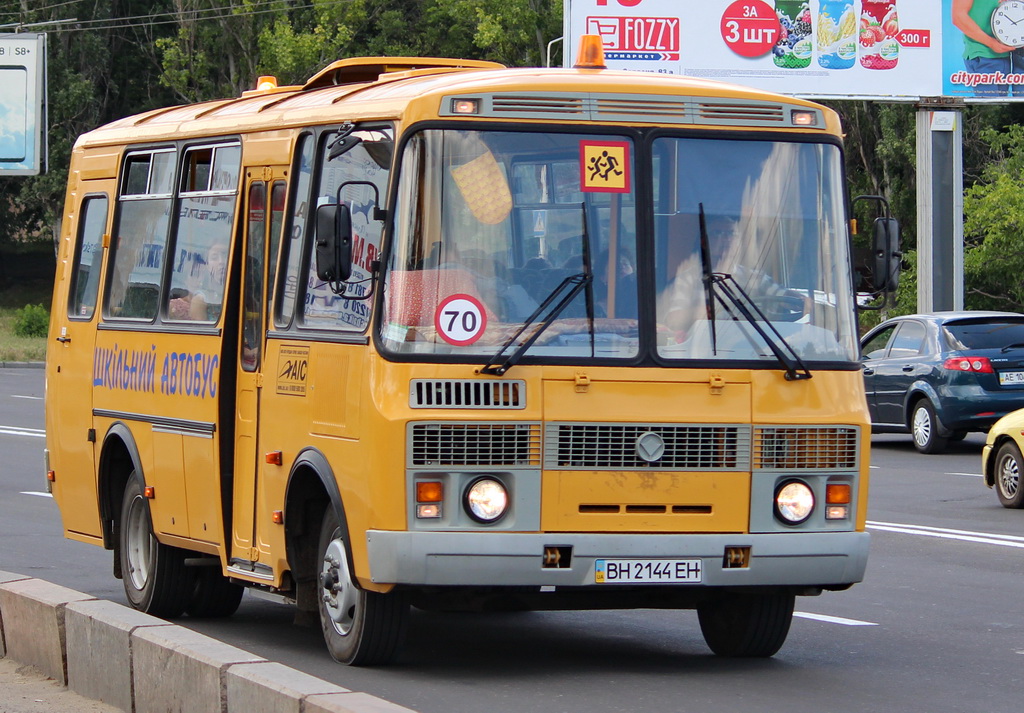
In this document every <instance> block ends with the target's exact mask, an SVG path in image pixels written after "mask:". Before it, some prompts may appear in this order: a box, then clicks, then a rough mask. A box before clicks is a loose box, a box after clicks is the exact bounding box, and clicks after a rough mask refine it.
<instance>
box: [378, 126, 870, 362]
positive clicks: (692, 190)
mask: <svg viewBox="0 0 1024 713" xmlns="http://www.w3.org/2000/svg"><path fill="white" fill-rule="evenodd" d="M650 146H651V147H652V148H653V150H652V151H650V153H649V155H648V154H647V153H646V152H645V151H644V149H643V147H642V146H641V145H639V144H637V143H636V142H635V141H634V140H633V139H632V138H631V137H629V136H624V135H610V134H596V133H595V134H583V133H568V132H565V133H562V132H522V131H476V130H462V129H431V130H426V131H422V132H419V133H417V134H415V135H414V136H413V137H412V138H411V139H410V140H409V141H408V142H407V143H406V145H405V149H404V151H403V154H402V157H401V166H402V168H401V178H400V181H399V187H398V196H397V209H396V219H395V229H394V240H393V243H392V249H391V251H390V257H389V260H388V264H387V270H386V274H385V276H384V280H385V282H384V305H383V312H382V319H381V324H380V336H381V340H382V343H383V346H384V348H385V349H386V350H388V351H390V352H394V353H399V354H416V355H437V356H442V355H447V356H452V357H456V358H463V357H465V358H467V359H468V360H469V361H485V362H487V363H495V362H499V363H500V362H502V361H504V360H505V358H506V357H508V356H509V355H511V354H515V357H513V358H514V359H518V358H519V357H520V356H522V358H523V359H529V360H531V361H538V360H540V361H543V360H545V359H548V358H561V359H566V358H568V359H571V360H573V361H580V360H587V359H602V360H609V359H611V360H635V359H637V358H639V357H640V356H641V353H642V350H643V348H644V346H645V345H650V346H649V347H647V348H648V349H649V348H651V347H653V345H654V344H657V354H658V356H660V357H661V358H662V359H667V360H708V359H726V360H728V359H734V360H746V361H748V362H749V361H754V360H756V361H762V360H763V361H766V362H769V361H770V362H772V363H776V355H775V352H777V349H776V350H775V352H773V349H772V348H770V347H771V345H769V344H766V342H765V340H764V334H765V330H764V329H758V325H756V324H754V325H752V324H751V323H750V322H751V321H758V320H763V321H766V322H770V323H771V327H772V329H771V330H769V331H770V333H771V334H772V335H780V336H781V338H782V339H784V340H785V341H786V342H787V344H788V346H787V349H788V347H792V351H793V352H794V353H795V354H796V355H797V356H798V357H799V358H802V359H807V360H813V361H821V360H825V361H853V360H855V359H856V340H855V336H854V335H855V330H854V322H853V304H852V298H853V294H852V288H851V285H850V266H849V262H848V259H847V257H846V245H845V241H846V240H847V233H846V223H845V209H844V203H843V193H842V172H841V154H840V152H839V150H838V148H836V147H835V146H832V145H830V144H820V143H791V142H779V141H754V140H731V139H730V140H722V139H708V138H692V137H689V138H681V137H680V138H677V137H666V136H660V137H656V138H654V140H653V141H652V142H651V143H650ZM645 182H647V183H648V184H649V185H650V186H651V187H652V189H653V191H650V192H648V194H650V195H652V198H653V200H652V201H651V203H650V204H648V205H643V204H640V205H638V199H637V196H638V195H645V193H643V192H641V193H639V194H638V192H637V185H638V184H640V185H644V183H645ZM638 207H639V210H638ZM701 211H703V212H704V214H705V243H706V245H707V249H708V251H709V253H711V254H710V255H709V257H710V258H711V261H710V265H711V269H712V270H713V271H714V272H715V273H717V274H719V275H727V276H728V278H727V279H729V280H730V281H731V284H733V285H737V286H738V288H739V289H738V291H739V292H740V293H741V294H746V295H747V296H748V297H749V299H750V301H751V302H753V304H754V305H755V307H756V309H754V310H752V311H746V310H744V311H745V312H746V315H744V314H743V313H742V312H743V311H741V310H737V309H735V307H734V306H731V305H729V304H727V303H726V302H724V301H723V300H721V299H719V300H716V301H714V303H713V304H711V305H710V306H709V303H708V300H707V299H706V298H707V292H706V287H705V284H704V283H705V282H707V280H706V279H703V278H704V276H705V275H706V274H707V269H706V266H703V265H702V262H701V253H700V246H701V242H702V241H701V230H700V220H699V214H700V213H701ZM649 217H652V218H653V221H652V222H650V223H648V219H649ZM646 224H650V225H651V226H652V227H653V231H650V230H648V229H645V228H644V227H642V226H644V225H646ZM638 226H639V227H638ZM647 233H650V235H649V236H648V235H647ZM638 248H639V249H638ZM638 255H639V256H640V257H641V258H643V257H644V256H645V255H646V256H647V259H650V256H652V255H653V265H650V266H645V265H644V264H643V260H640V261H638V259H637V258H638ZM702 267H703V269H702ZM650 270H653V274H651V272H650ZM641 284H643V285H653V286H654V289H653V290H651V289H646V290H642V289H640V288H639V287H638V285H641ZM643 295H650V296H649V297H646V299H647V300H648V301H649V304H647V305H645V304H644V299H645V298H644V297H642V296H643ZM650 302H653V303H650ZM645 313H646V314H653V315H654V319H653V320H651V323H652V327H653V329H651V330H650V332H649V333H647V334H642V333H641V330H640V324H641V320H640V316H641V315H642V314H645ZM751 314H753V315H754V317H753V320H752V319H751ZM709 318H710V319H709ZM645 323H646V322H645ZM712 324H713V325H714V328H712ZM773 338H774V336H773ZM789 343H791V344H789ZM508 363H510V362H506V365H507V364H508Z"/></svg>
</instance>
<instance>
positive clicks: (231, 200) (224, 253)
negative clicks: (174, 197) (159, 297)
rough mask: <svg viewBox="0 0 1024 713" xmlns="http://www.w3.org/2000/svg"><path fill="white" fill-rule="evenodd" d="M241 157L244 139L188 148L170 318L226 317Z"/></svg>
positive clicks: (169, 299)
mask: <svg viewBox="0 0 1024 713" xmlns="http://www.w3.org/2000/svg"><path fill="white" fill-rule="evenodd" d="M240 162H241V150H240V147H239V146H238V144H218V145H213V146H195V147H190V148H188V149H187V150H186V151H185V160H184V162H183V163H184V166H183V169H182V177H181V184H180V185H181V194H180V199H179V200H180V202H179V204H178V210H177V211H176V215H175V217H174V221H175V226H174V243H173V245H172V247H171V255H172V256H173V259H172V261H171V266H170V268H171V271H170V280H171V282H170V289H169V290H168V292H167V296H166V300H167V303H166V312H165V314H166V318H167V319H170V320H175V321H177V320H186V321H193V322H216V321H217V320H218V319H219V318H220V314H221V311H222V309H223V303H224V282H225V280H226V279H227V265H228V251H229V248H230V245H231V230H232V224H233V222H234V215H235V200H236V191H237V188H238V173H239V164H240Z"/></svg>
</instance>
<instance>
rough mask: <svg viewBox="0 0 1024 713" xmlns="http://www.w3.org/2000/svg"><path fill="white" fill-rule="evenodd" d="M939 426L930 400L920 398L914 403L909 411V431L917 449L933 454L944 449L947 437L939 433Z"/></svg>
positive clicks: (947, 440)
mask: <svg viewBox="0 0 1024 713" xmlns="http://www.w3.org/2000/svg"><path fill="white" fill-rule="evenodd" d="M941 428H942V426H941V425H940V424H939V419H938V417H937V416H936V415H935V407H934V406H932V402H931V401H929V400H928V399H921V400H920V401H918V402H916V403H915V404H914V408H913V409H912V410H911V412H910V433H911V434H912V435H913V437H914V447H915V448H916V449H917V450H918V451H920V452H921V453H928V454H935V453H942V452H943V451H944V450H946V444H947V443H948V442H949V439H948V438H946V437H945V436H942V435H940V434H939V431H940V430H941Z"/></svg>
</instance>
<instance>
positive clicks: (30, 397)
mask: <svg viewBox="0 0 1024 713" xmlns="http://www.w3.org/2000/svg"><path fill="white" fill-rule="evenodd" d="M11 398H12V399H32V400H33V401H42V400H43V397H42V396H21V395H19V394H11Z"/></svg>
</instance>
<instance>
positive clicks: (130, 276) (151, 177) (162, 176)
mask: <svg viewBox="0 0 1024 713" xmlns="http://www.w3.org/2000/svg"><path fill="white" fill-rule="evenodd" d="M174 164H175V152H174V149H166V150H157V151H145V152H137V153H132V154H129V155H128V156H127V157H126V158H125V166H124V170H123V171H122V176H123V178H122V185H121V192H120V195H119V196H118V213H119V214H118V217H117V228H116V230H115V232H114V237H113V239H112V241H111V246H110V247H111V250H112V253H113V254H112V255H111V258H110V270H109V275H108V276H107V285H108V289H107V294H106V297H105V300H106V311H105V312H104V316H105V317H114V318H126V319H148V320H152V319H154V318H155V317H156V314H157V306H158V303H159V293H160V284H161V276H162V274H163V268H164V264H165V263H164V260H165V258H166V247H167V229H168V226H169V224H170V220H169V218H170V215H171V202H172V193H173V186H174V180H173V177H174Z"/></svg>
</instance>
